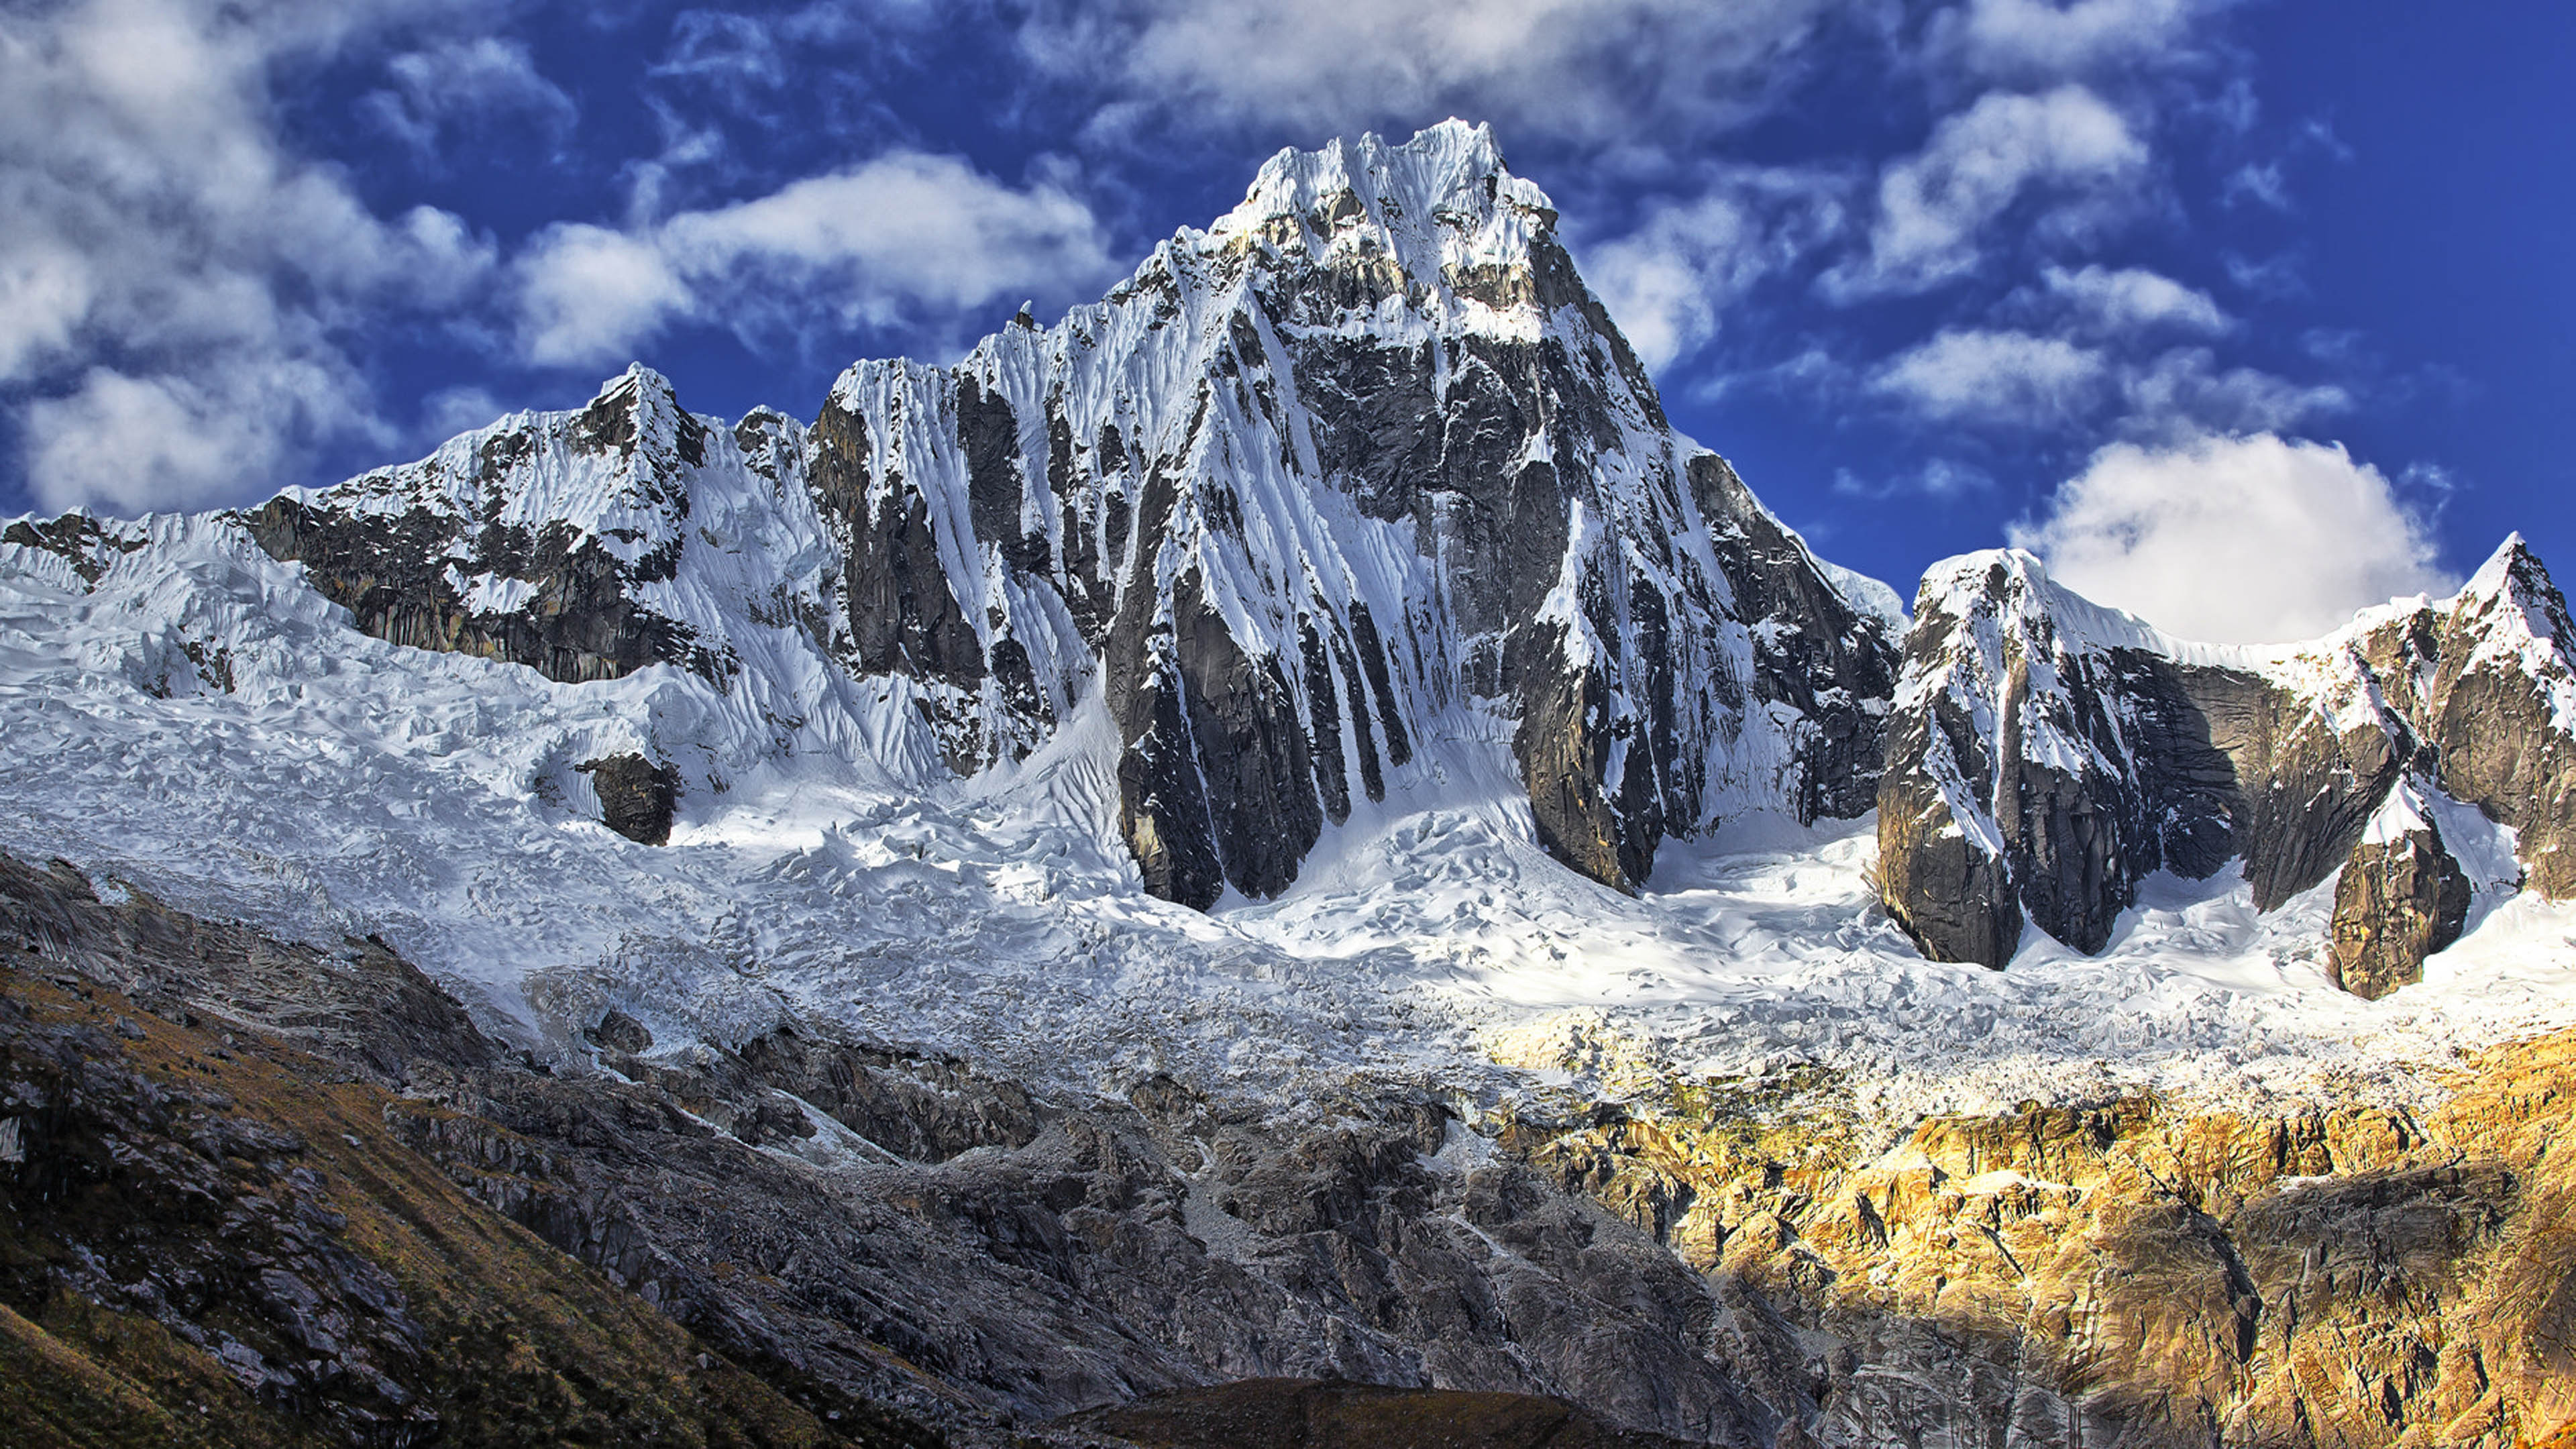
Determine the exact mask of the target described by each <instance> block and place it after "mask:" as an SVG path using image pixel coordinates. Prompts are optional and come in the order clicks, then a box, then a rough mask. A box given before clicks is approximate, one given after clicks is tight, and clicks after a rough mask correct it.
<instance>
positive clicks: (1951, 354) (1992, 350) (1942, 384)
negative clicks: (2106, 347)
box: [1870, 330, 2111, 428]
mask: <svg viewBox="0 0 2576 1449" xmlns="http://www.w3.org/2000/svg"><path fill="white" fill-rule="evenodd" d="M2110 370H2111V369H2110V363H2109V361H2108V360H2107V359H2106V358H2105V357H2104V356H2103V355H2102V354H2101V353H2100V352H2097V351H2095V350H2093V349H2091V348H2087V347H2078V346H2076V345H2075V344H2074V343H2071V342H2068V341H2066V340H2065V339H2064V338H2060V337H2041V336H2034V335H2033V334H2031V333H2028V332H1986V331H1967V330H1961V331H1948V332H1943V333H1941V334H1939V335H1938V336H1935V337H1934V338H1932V339H1931V340H1930V341H1928V342H1925V343H1922V344H1921V345H1919V346H1916V347H1912V348H1909V349H1907V350H1906V351H1905V352H1903V353H1900V354H1898V355H1897V356H1896V357H1894V358H1892V359H1890V360H1889V361H1888V363H1887V364H1886V365H1885V366H1883V367H1881V368H1880V369H1879V370H1878V371H1877V372H1876V373H1875V374H1874V375H1873V376H1872V377H1871V379H1870V386H1871V388H1872V389H1873V390H1874V391H1877V392H1879V393H1882V394H1884V395H1887V396H1889V397H1892V398H1895V399H1897V400H1899V401H1901V402H1903V403H1904V404H1905V405H1907V406H1908V407H1910V408H1912V409H1913V410H1915V411H1916V412H1918V413H1920V414H1922V415H1923V416H1926V417H1929V418H1934V419H1939V420H1943V421H1952V420H1960V419H1965V420H1970V421H1975V422H1982V423H1989V424H2006V425H2011V426H2017V427H2030V428H2038V427H2050V426H2055V425H2058V424H2062V423H2066V422H2070V421H2073V420H2075V419H2076V418H2078V417H2080V416H2081V415H2082V414H2083V413H2085V412H2086V411H2088V410H2089V409H2090V408H2091V407H2092V406H2093V404H2094V401H2095V399H2096V398H2097V397H2098V396H2099V395H2100V392H2101V389H2102V385H2103V383H2104V381H2105V379H2106V378H2107V377H2108V375H2109V373H2110Z"/></svg>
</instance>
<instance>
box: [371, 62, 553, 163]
mask: <svg viewBox="0 0 2576 1449" xmlns="http://www.w3.org/2000/svg"><path fill="white" fill-rule="evenodd" d="M385 76H386V79H387V80H388V82H390V83H389V84H388V85H387V86H385V87H384V88H383V89H380V90H375V91H370V92H368V93H367V95H366V97H365V98H364V99H363V100H362V101H361V102H360V103H359V105H360V109H361V110H362V111H363V112H364V113H365V114H366V115H368V116H369V117H371V118H373V119H374V121H375V122H376V124H377V125H379V126H381V127H383V128H384V130H385V131H386V133H387V134H389V135H391V136H393V137H394V138H395V139H397V140H399V141H401V142H402V143H403V144H404V145H405V146H408V147H409V148H411V150H412V151H413V152H414V154H416V155H418V156H420V157H422V158H425V159H432V160H434V159H435V158H436V156H437V153H438V148H439V142H440V139H441V136H442V133H444V132H446V131H448V130H450V129H459V130H464V131H467V132H479V131H494V130H502V129H505V128H510V127H516V128H520V129H521V130H522V133H523V134H528V135H532V136H534V137H535V138H537V139H538V140H539V141H540V142H541V143H542V144H543V146H544V147H545V148H546V149H548V150H551V149H553V147H555V146H556V145H558V144H559V143H560V142H561V141H562V140H563V138H564V137H565V136H566V135H567V134H568V133H569V132H570V131H571V130H572V127H573V125H574V124H575V123H576V122H577V121H579V120H580V118H581V109H580V107H578V106H576V105H575V104H573V99H572V97H571V96H569V95H566V94H565V93H564V90H563V88H562V87H561V86H558V85H556V84H555V83H554V82H553V81H550V80H548V79H546V78H545V77H544V76H542V75H540V74H538V73H537V67H536V63H535V62H534V61H533V60H531V59H530V58H529V55H528V48H527V47H526V46H525V45H523V44H520V43H519V42H517V41H512V40H504V39H501V38H499V37H497V36H490V35H478V36H474V37H471V38H465V39H449V40H446V41H444V42H442V43H440V44H437V45H433V46H430V47H428V48H426V49H423V50H413V51H406V52H404V53H403V54H401V55H397V56H395V57H394V58H393V59H392V60H389V61H387V62H386V63H385Z"/></svg>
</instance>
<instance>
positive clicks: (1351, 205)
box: [1210, 119, 1556, 272]
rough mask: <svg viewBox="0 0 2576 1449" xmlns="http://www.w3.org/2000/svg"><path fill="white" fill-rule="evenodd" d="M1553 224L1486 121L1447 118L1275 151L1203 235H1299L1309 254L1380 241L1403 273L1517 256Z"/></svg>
mask: <svg viewBox="0 0 2576 1449" xmlns="http://www.w3.org/2000/svg"><path fill="white" fill-rule="evenodd" d="M1555 225H1556V208H1555V205H1554V204H1553V203H1552V202H1550V201H1549V200H1548V197H1547V193H1546V192H1544V191H1542V190H1540V189H1539V188H1538V186H1537V185H1535V184H1534V183H1532V182H1529V181H1526V180H1523V179H1522V178H1520V177H1517V176H1514V175H1512V174H1511V171H1510V168H1508V167H1507V166H1505V165H1504V163H1503V157H1502V151H1501V149H1500V148H1499V147H1497V146H1496V144H1495V142H1494V133H1493V128H1492V127H1490V126H1486V125H1482V124H1472V125H1471V124H1469V123H1468V122H1465V121H1460V120H1455V119H1452V120H1446V121H1442V122H1441V123H1439V124H1438V125H1436V126H1431V127H1429V128H1427V129H1424V130H1422V131H1418V132H1416V133H1414V135H1413V137H1412V139H1410V140H1408V141H1404V142H1402V143H1400V144H1390V143H1389V142H1388V141H1386V140H1385V138H1383V137H1381V136H1379V135H1377V134H1376V133H1375V132H1370V133H1367V134H1365V135H1362V136H1361V137H1360V138H1359V139H1358V140H1356V141H1343V140H1339V139H1336V140H1333V141H1330V142H1327V143H1326V144H1325V145H1323V146H1322V147H1320V148H1318V149H1316V150H1313V151H1300V150H1297V149H1295V148H1294V147H1291V148H1288V149H1285V150H1282V151H1281V152H1279V154H1277V155H1275V156H1273V157H1271V158H1270V159H1269V160H1268V161H1266V162H1264V163H1263V164H1262V167H1261V171H1260V174H1258V175H1257V176H1255V177H1254V178H1253V182H1252V185H1251V187H1250V188H1249V189H1247V190H1246V191H1245V192H1244V197H1243V203H1242V204H1241V205H1239V206H1237V207H1236V208H1235V209H1234V210H1233V211H1231V212H1228V213H1227V214H1226V215H1225V216H1223V217H1222V218H1220V219H1218V221H1217V223H1216V225H1215V226H1214V227H1213V228H1212V229H1211V231H1210V235H1212V236H1215V237H1218V238H1225V239H1230V238H1233V237H1237V236H1246V235H1250V236H1259V237H1261V238H1263V239H1264V240H1267V241H1269V242H1271V243H1272V244H1274V245H1278V246H1283V247H1284V246H1287V245H1290V244H1292V243H1294V242H1296V241H1298V240H1300V239H1302V240H1303V241H1304V242H1305V243H1306V245H1307V247H1308V249H1309V250H1310V251H1311V252H1313V253H1314V254H1315V255H1317V256H1318V257H1321V256H1322V255H1323V254H1324V253H1326V252H1328V251H1331V250H1334V249H1336V248H1337V247H1342V246H1351V247H1356V248H1357V249H1359V250H1367V249H1370V248H1371V246H1372V245H1375V246H1383V247H1386V248H1388V249H1390V250H1392V251H1394V252H1395V253H1396V254H1397V256H1398V259H1399V260H1400V261H1401V262H1402V263H1403V265H1404V266H1405V268H1406V270H1407V271H1408V272H1411V271H1413V270H1415V268H1416V266H1417V264H1418V263H1422V262H1428V263H1429V264H1430V266H1431V269H1432V270H1433V271H1434V272H1436V271H1437V269H1438V267H1439V265H1440V264H1441V263H1442V262H1458V261H1506V260H1518V259H1521V258H1525V257H1526V256H1527V254H1528V248H1529V243H1530V241H1531V240H1532V238H1534V237H1535V236H1537V235H1539V234H1542V233H1545V232H1549V231H1551V230H1553V228H1554V227H1555Z"/></svg>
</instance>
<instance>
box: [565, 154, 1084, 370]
mask: <svg viewBox="0 0 2576 1449" xmlns="http://www.w3.org/2000/svg"><path fill="white" fill-rule="evenodd" d="M517 265H518V271H519V280H520V293H519V297H520V340H521V344H522V346H523V347H524V349H525V350H526V352H527V355H528V356H529V358H530V359H531V360H533V361H536V362H539V363H547V364H560V363H576V362H611V361H617V360H621V359H622V358H623V357H624V356H625V355H627V354H629V353H630V352H631V351H632V349H634V348H635V347H637V346H639V345H641V344H642V343H643V342H644V341H646V340H647V339H648V338H650V337H651V336H652V335H653V334H654V333H655V332H656V331H658V330H659V329H660V328H661V327H663V326H664V325H666V324H668V323H669V322H671V321H673V320H677V319H681V318H694V319H699V320H712V321H719V322H722V323H724V324H725V325H728V326H731V327H734V328H735V329H737V330H738V331H744V332H756V331H759V330H762V329H764V328H767V327H771V326H787V327H792V328H795V329H797V330H800V331H801V330H805V329H806V327H807V326H808V325H809V324H810V320H811V317H812V315H813V314H814V313H816V312H818V311H819V312H821V313H823V314H825V315H827V316H828V317H830V318H831V320H832V321H834V322H835V323H836V324H837V325H839V326H842V327H852V326H860V325H884V324H888V323H892V322H895V321H898V320H900V319H902V318H903V317H905V316H906V315H907V314H908V313H910V312H911V311H913V310H914V309H917V308H923V307H927V308H931V309H935V310H942V311H947V310H954V309H958V308H964V307H974V306H982V305H987V304H990V303H992V302H993V301H995V300H997V299H1000V298H1004V297H1006V296H1007V297H1009V298H1011V299H1012V300H1017V298H1018V297H1019V296H1020V295H1023V294H1032V293H1034V294H1046V293H1061V292H1063V291H1066V290H1068V289H1071V288H1075V287H1078V286H1081V285H1084V284H1088V283H1092V282H1096V281H1098V280H1101V279H1102V278H1104V277H1105V276H1106V275H1107V273H1108V271H1109V269H1110V261H1109V256H1108V252H1107V250H1106V247H1105V246H1104V244H1103V241H1102V237H1101V232H1100V227H1099V224H1098V222H1097V220H1096V219H1095V218H1094V217H1093V216H1092V213H1091V210H1090V208H1089V207H1087V206H1085V205H1084V204H1083V203H1082V202H1081V201H1080V200H1078V199H1076V198H1075V197H1074V196H1072V195H1071V194H1069V193H1068V192H1066V191H1064V190H1063V189H1061V188H1060V187H1057V186H1055V185H1053V184H1049V183H1040V184H1038V185H1034V186H1031V187H1027V188H1024V189H1014V188H1011V187H1007V186H1004V185H1002V184H1001V183H999V182H997V181H994V180H993V179H992V178H990V177H987V176H985V175H983V174H981V173H979V172H977V171H976V170H974V169H973V168H972V167H970V166H968V165H967V164H966V163H964V162H962V161H959V160H956V159H954V158H951V157H944V156H927V155H922V154H920V153H917V152H908V151H906V152H895V153H892V154H889V155H886V156H882V157H879V158H878V159H876V160H874V161H870V162H868V163H867V164H865V165H863V166H860V167H857V168H855V169H852V170H848V171H841V172H834V173H832V174H830V175H825V176H817V177H811V178H808V179H806V180H803V181H798V182H795V183H793V184H791V185H789V186H786V187H784V188H782V189H780V190H778V191H776V192H772V193H771V194H769V195H767V196H763V197H759V198H756V199H754V200H750V201H744V202H738V203H736V204H734V205H731V206H725V207H719V208H714V209H710V210H705V211H689V212H682V213H680V214H679V215H677V216H673V217H671V218H669V219H667V220H664V221H662V222H659V223H656V224H653V225H649V226H644V227H639V228H637V229H635V230H633V231H610V230H607V229H605V228H602V227H597V226H590V225H578V224H577V225H559V226H556V227H553V228H550V229H548V230H547V231H546V232H544V233H542V234H540V235H539V236H538V237H537V238H536V240H535V241H534V242H532V243H531V245H530V248H529V250H528V252H527V253H526V254H525V255H524V256H523V257H521V258H520V260H519V262H518V264H517Z"/></svg>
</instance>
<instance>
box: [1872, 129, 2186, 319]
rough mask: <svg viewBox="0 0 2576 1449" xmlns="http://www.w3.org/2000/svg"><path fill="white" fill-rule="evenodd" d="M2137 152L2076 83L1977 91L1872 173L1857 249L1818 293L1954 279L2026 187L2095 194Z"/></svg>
mask: <svg viewBox="0 0 2576 1449" xmlns="http://www.w3.org/2000/svg"><path fill="white" fill-rule="evenodd" d="M2148 157H2149V151H2148V147H2147V143H2146V142H2145V141H2144V140H2143V139H2141V138H2140V137H2139V136H2138V134H2137V133H2136V132H2135V131H2134V130H2133V129H2132V128H2131V126H2130V124H2129V121H2128V119H2127V118H2126V117H2124V116H2122V115H2121V114H2120V112H2119V111H2117V110H2115V109H2113V108H2112V107H2111V106H2110V105H2109V104H2107V103H2105V102H2104V101H2103V100H2102V99H2101V98H2100V97H2099V96H2096V95H2095V94H2093V92H2091V91H2089V90H2087V89H2085V88H2084V87H2082V86H2076V85H2066V86H2059V87H2057V88H2056V89H2054V90H2051V91H2048V92H2045V93H2043V94H2039V95H2020V94H2010V93H2005V92H1993V93H1990V94H1987V95H1984V96H1981V97H1979V98H1978V99H1977V102H1976V104H1974V105H1972V106H1970V107H1969V108H1968V109H1967V110H1965V111H1963V112H1961V113H1959V114H1957V115H1954V116H1951V117H1949V118H1948V119H1946V120H1944V121H1942V122H1941V124H1940V125H1939V126H1937V127H1935V128H1934V129H1933V132H1932V137H1931V139H1930V141H1929V142H1928V143H1926V145H1925V146H1924V148H1923V149H1922V150H1921V151H1920V152H1918V153H1916V154H1914V155H1911V156H1907V157H1904V158H1902V159H1900V160H1898V161H1895V162H1893V163H1891V164H1890V165H1889V166H1888V167H1887V168H1886V170H1885V171H1884V172H1882V173H1881V175H1880V178H1879V187H1878V210H1877V216H1876V218H1875V219H1874V220H1873V222H1872V223H1871V226H1870V232H1869V249H1868V252H1867V254H1866V255H1865V256H1862V257H1859V258H1855V259H1854V260H1852V261H1851V262H1848V263H1846V264H1844V265H1842V266H1840V267H1837V268H1836V269H1835V270H1833V271H1832V272H1829V273H1828V274H1827V275H1826V277H1825V290H1826V294H1827V295H1828V296H1830V297H1835V298H1838V299H1841V300H1846V301H1849V300H1856V299H1859V298H1865V297H1871V296H1878V295H1884V294H1888V293H1912V292H1923V291H1928V290H1930V289H1932V288H1934V287H1938V286H1940V285H1942V284H1943V283H1945V282H1950V281H1954V280H1957V279H1958V278H1961V277H1964V276H1966V275H1968V274H1970V273H1972V272H1974V271H1976V270H1977V269H1978V268H1979V266H1980V265H1981V264H1982V263H1983V261H1984V259H1985V258H1984V252H1983V247H1982V244H1983V243H1984V241H1985V240H1986V236H1987V233H1988V231H1989V229H1990V228H1992V227H1993V226H1994V224H1995V223H1996V222H1997V221H1998V220H1999V219H2001V218H2002V217H2003V216H2004V214H2005V213H2006V212H2007V211H2009V210H2010V209H2011V208H2012V207H2013V205H2014V204H2015V203H2016V202H2018V201H2020V200H2021V199H2022V197H2023V196H2024V195H2025V194H2028V193H2031V192H2034V191H2048V192H2054V193H2057V194H2058V195H2060V196H2068V195H2073V196H2079V197H2080V196H2087V195H2092V196H2099V195H2104V194H2107V193H2108V189H2109V188H2111V187H2113V186H2114V185H2116V184H2120V183H2124V182H2127V181H2130V180H2132V179H2134V178H2135V177H2136V176H2137V175H2138V174H2139V173H2140V172H2142V171H2143V170H2144V169H2145V167H2146V165H2147V161H2148Z"/></svg>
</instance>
